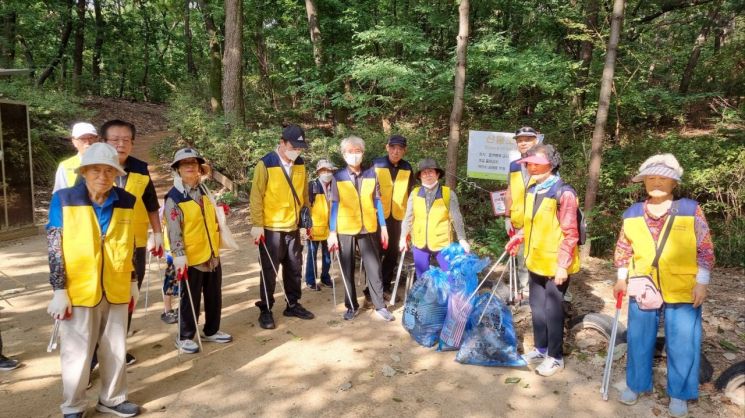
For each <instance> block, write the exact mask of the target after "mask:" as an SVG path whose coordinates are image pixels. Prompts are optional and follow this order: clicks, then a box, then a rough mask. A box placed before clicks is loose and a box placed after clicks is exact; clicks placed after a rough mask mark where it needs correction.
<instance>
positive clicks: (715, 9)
mask: <svg viewBox="0 0 745 418" xmlns="http://www.w3.org/2000/svg"><path fill="white" fill-rule="evenodd" d="M720 7H721V2H717V3H716V4H714V5H713V6H711V9H709V13H708V14H707V15H706V19H705V20H704V24H703V26H702V27H701V31H700V32H699V34H698V37H696V44H695V45H694V46H693V50H692V51H691V55H690V56H689V57H688V63H687V64H686V68H685V70H683V76H682V77H681V78H680V87H678V92H679V93H680V94H686V93H688V88H689V87H690V86H691V80H692V79H693V72H694V70H695V69H696V65H698V60H699V57H700V56H701V48H703V47H704V43H706V38H708V37H709V32H710V31H711V27H712V25H713V24H714V23H715V22H716V21H717V20H718V18H719V9H720Z"/></svg>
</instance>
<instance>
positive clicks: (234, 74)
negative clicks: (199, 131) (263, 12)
mask: <svg viewBox="0 0 745 418" xmlns="http://www.w3.org/2000/svg"><path fill="white" fill-rule="evenodd" d="M222 62H223V69H222V71H223V74H222V92H223V93H222V105H223V108H224V109H225V118H226V119H227V120H228V122H229V123H231V124H242V123H243V118H244V108H243V1H242V0H225V52H224V54H223V58H222Z"/></svg>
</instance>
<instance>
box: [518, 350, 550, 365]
mask: <svg viewBox="0 0 745 418" xmlns="http://www.w3.org/2000/svg"><path fill="white" fill-rule="evenodd" d="M545 359H546V355H545V354H544V353H541V352H540V351H538V349H537V348H534V349H533V351H531V352H529V353H525V354H523V360H525V362H526V363H528V364H538V363H543V360H545Z"/></svg>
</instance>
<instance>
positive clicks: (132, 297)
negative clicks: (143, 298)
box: [129, 282, 140, 312]
mask: <svg viewBox="0 0 745 418" xmlns="http://www.w3.org/2000/svg"><path fill="white" fill-rule="evenodd" d="M139 297H140V289H138V288H137V282H130V283H129V312H134V311H135V306H137V299H139Z"/></svg>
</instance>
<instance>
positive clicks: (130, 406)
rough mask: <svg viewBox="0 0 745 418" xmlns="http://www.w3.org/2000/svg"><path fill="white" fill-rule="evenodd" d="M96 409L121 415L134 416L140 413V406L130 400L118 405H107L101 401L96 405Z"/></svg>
mask: <svg viewBox="0 0 745 418" xmlns="http://www.w3.org/2000/svg"><path fill="white" fill-rule="evenodd" d="M96 411H98V412H103V413H104V414H114V415H117V416H120V417H133V416H135V415H139V413H140V407H139V406H138V405H137V404H134V403H132V402H130V401H124V402H122V403H120V404H119V405H116V406H106V405H104V404H102V403H101V402H99V403H98V404H97V405H96Z"/></svg>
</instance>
